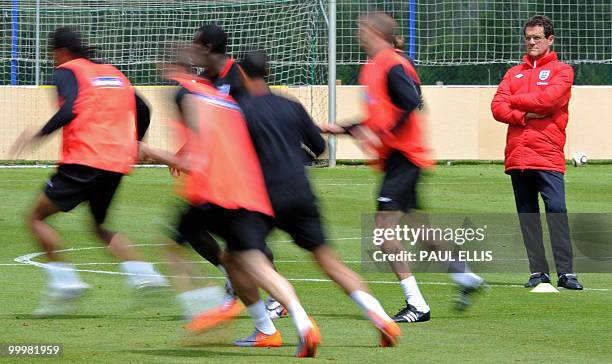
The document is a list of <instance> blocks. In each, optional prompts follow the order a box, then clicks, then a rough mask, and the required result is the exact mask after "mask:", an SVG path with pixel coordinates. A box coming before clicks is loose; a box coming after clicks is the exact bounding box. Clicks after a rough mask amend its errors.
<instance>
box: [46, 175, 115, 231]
mask: <svg viewBox="0 0 612 364" xmlns="http://www.w3.org/2000/svg"><path fill="white" fill-rule="evenodd" d="M122 177H123V174H121V173H117V172H110V171H105V170H102V169H97V168H93V167H88V166H83V165H79V164H62V165H60V166H59V167H58V168H57V173H56V174H54V175H53V176H52V177H51V179H50V180H49V181H47V186H46V187H45V192H44V193H45V195H46V196H47V197H48V198H49V200H51V201H52V202H53V203H54V204H55V205H56V206H57V207H58V208H59V209H60V210H61V211H63V212H68V211H70V210H72V209H74V208H75V207H77V206H78V205H79V204H80V203H81V202H85V201H88V202H89V208H90V210H91V213H92V215H93V217H94V219H95V221H96V224H98V225H101V224H103V223H104V220H105V219H106V214H107V211H108V207H109V206H110V204H111V201H112V200H113V196H115V192H116V191H117V187H119V183H121V178H122Z"/></svg>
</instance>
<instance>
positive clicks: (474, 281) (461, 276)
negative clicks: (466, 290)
mask: <svg viewBox="0 0 612 364" xmlns="http://www.w3.org/2000/svg"><path fill="white" fill-rule="evenodd" d="M451 278H452V279H453V281H454V282H455V283H457V284H460V285H462V286H467V287H477V286H479V285H480V284H481V283H482V282H483V281H484V279H482V278H481V277H480V276H478V275H477V274H474V273H471V272H470V273H451Z"/></svg>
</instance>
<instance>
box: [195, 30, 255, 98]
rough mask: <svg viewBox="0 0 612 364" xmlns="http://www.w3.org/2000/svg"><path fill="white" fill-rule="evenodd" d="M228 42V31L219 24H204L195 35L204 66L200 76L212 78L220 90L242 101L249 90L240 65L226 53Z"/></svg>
mask: <svg viewBox="0 0 612 364" xmlns="http://www.w3.org/2000/svg"><path fill="white" fill-rule="evenodd" d="M227 42H228V41H227V33H225V30H223V28H221V27H220V26H218V25H205V26H202V27H200V28H198V30H196V32H195V34H194V36H193V45H194V46H195V47H196V52H198V60H199V61H200V63H201V64H200V66H201V67H202V68H203V72H202V73H201V74H200V76H202V77H204V78H206V79H208V80H210V81H211V82H212V83H213V85H214V86H215V87H216V88H217V90H219V92H221V93H223V94H225V95H230V96H232V97H233V98H234V100H236V101H238V102H240V99H241V98H242V97H244V96H246V95H247V90H246V89H245V87H244V84H243V81H242V71H241V70H240V66H239V65H238V64H237V63H236V61H234V59H233V58H231V57H230V56H228V55H227V54H226V51H227Z"/></svg>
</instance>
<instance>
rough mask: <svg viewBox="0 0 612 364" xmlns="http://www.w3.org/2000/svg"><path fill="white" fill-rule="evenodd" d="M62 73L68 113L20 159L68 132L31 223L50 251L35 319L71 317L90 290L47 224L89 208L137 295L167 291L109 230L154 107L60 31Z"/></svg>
mask: <svg viewBox="0 0 612 364" xmlns="http://www.w3.org/2000/svg"><path fill="white" fill-rule="evenodd" d="M50 43H51V47H52V49H53V56H54V59H55V64H56V67H57V68H56V70H55V73H54V76H53V78H54V81H55V84H56V86H57V92H58V96H59V100H60V103H61V107H60V109H59V110H58V111H57V112H56V113H55V115H53V117H52V118H51V119H50V120H49V121H48V122H47V124H46V125H45V126H43V128H42V129H41V130H40V131H39V132H38V133H36V134H35V135H34V136H29V135H27V133H26V134H22V136H21V137H20V138H19V139H18V140H17V141H16V143H15V145H14V148H13V153H15V154H17V153H19V152H20V151H21V150H22V149H23V148H26V147H27V146H28V145H31V144H33V143H37V142H39V141H41V140H42V139H44V138H45V137H46V136H48V135H49V134H51V133H53V132H54V131H56V130H57V129H60V128H62V129H63V135H62V153H61V159H60V161H59V167H58V168H57V173H56V174H55V175H54V176H53V177H51V179H50V181H48V183H47V186H46V188H45V190H44V192H43V193H42V194H41V195H40V197H39V198H38V201H37V202H36V205H35V207H34V208H33V210H32V211H31V212H30V214H29V217H28V224H29V226H30V228H31V229H32V232H33V233H34V235H35V236H36V238H37V239H38V241H39V242H40V244H41V247H42V248H43V249H44V251H45V253H46V256H47V258H48V259H49V263H48V264H46V265H45V270H46V273H47V276H48V286H47V291H46V298H45V301H46V302H45V303H44V304H43V306H42V307H40V308H39V309H38V310H37V311H36V312H35V313H36V314H39V315H53V314H61V313H67V312H68V311H70V310H71V309H72V308H73V306H72V305H71V303H70V301H71V300H72V299H75V298H77V297H79V296H81V295H82V294H83V292H84V291H85V290H87V289H88V288H89V285H88V284H86V283H85V282H83V281H82V280H81V278H80V277H79V275H78V273H77V272H76V271H75V270H74V266H73V265H72V264H70V263H67V262H64V261H63V258H62V257H61V256H60V255H59V254H58V253H57V252H56V250H57V248H58V247H59V246H60V243H61V238H60V236H59V235H58V234H57V232H56V231H55V230H54V229H53V228H52V227H51V226H50V225H48V224H47V222H46V219H47V218H48V217H49V216H51V215H54V214H56V213H58V212H60V211H61V212H68V211H70V210H72V209H74V208H75V207H76V206H77V205H79V204H80V203H82V202H85V201H87V202H89V207H90V211H91V214H92V215H93V219H94V227H95V232H96V234H97V236H98V237H99V238H100V239H101V240H102V241H104V242H105V243H106V244H107V245H108V248H109V250H110V252H111V253H112V254H113V255H114V256H115V257H116V258H117V259H118V260H119V261H121V264H120V266H121V268H122V270H123V271H124V272H126V273H128V274H129V276H128V285H129V286H130V287H132V288H134V289H141V288H145V287H159V286H167V282H166V279H165V278H163V277H162V276H161V275H160V274H159V273H158V272H157V271H156V270H155V268H154V267H153V265H152V264H151V263H147V262H144V261H142V259H141V258H140V257H139V255H138V254H137V252H136V251H135V250H134V249H133V248H132V247H130V245H131V242H130V241H129V240H128V239H127V238H126V237H125V236H123V235H121V234H119V233H117V232H114V231H111V230H109V229H108V228H106V227H105V226H104V221H105V219H106V215H107V210H108V208H109V206H110V204H111V201H112V199H113V196H114V195H115V192H116V190H117V188H118V187H119V184H120V182H121V180H122V178H123V176H124V175H125V174H127V173H128V172H129V171H130V169H131V165H132V164H133V163H134V162H135V161H136V156H137V149H138V144H137V143H138V140H141V139H142V138H143V137H144V134H145V132H146V130H147V128H148V125H149V109H148V107H147V105H146V103H145V102H144V101H143V100H142V99H141V98H140V97H139V96H138V95H136V93H135V92H134V89H133V88H132V87H131V85H130V81H129V80H128V79H127V78H126V77H125V76H124V75H123V74H122V73H121V72H120V71H119V70H117V69H116V68H115V67H113V66H111V65H107V64H98V63H94V62H92V61H91V60H90V59H89V54H90V49H89V48H88V47H86V46H85V45H84V44H83V42H82V40H81V36H80V34H79V33H77V32H76V31H74V30H72V29H69V28H59V29H57V30H56V31H54V32H53V33H52V34H51V38H50Z"/></svg>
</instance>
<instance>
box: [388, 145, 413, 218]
mask: <svg viewBox="0 0 612 364" xmlns="http://www.w3.org/2000/svg"><path fill="white" fill-rule="evenodd" d="M420 176H421V169H420V168H419V167H417V166H416V165H414V163H412V162H411V161H409V160H408V158H406V156H404V155H403V154H402V153H401V152H399V151H394V152H393V153H392V154H391V155H390V156H389V158H388V159H387V160H386V161H385V177H384V179H383V182H382V185H381V187H380V193H379V195H378V199H377V201H378V211H403V212H406V213H408V212H410V211H411V210H413V209H416V208H417V206H418V204H417V190H416V186H417V183H418V181H419V178H420Z"/></svg>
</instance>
